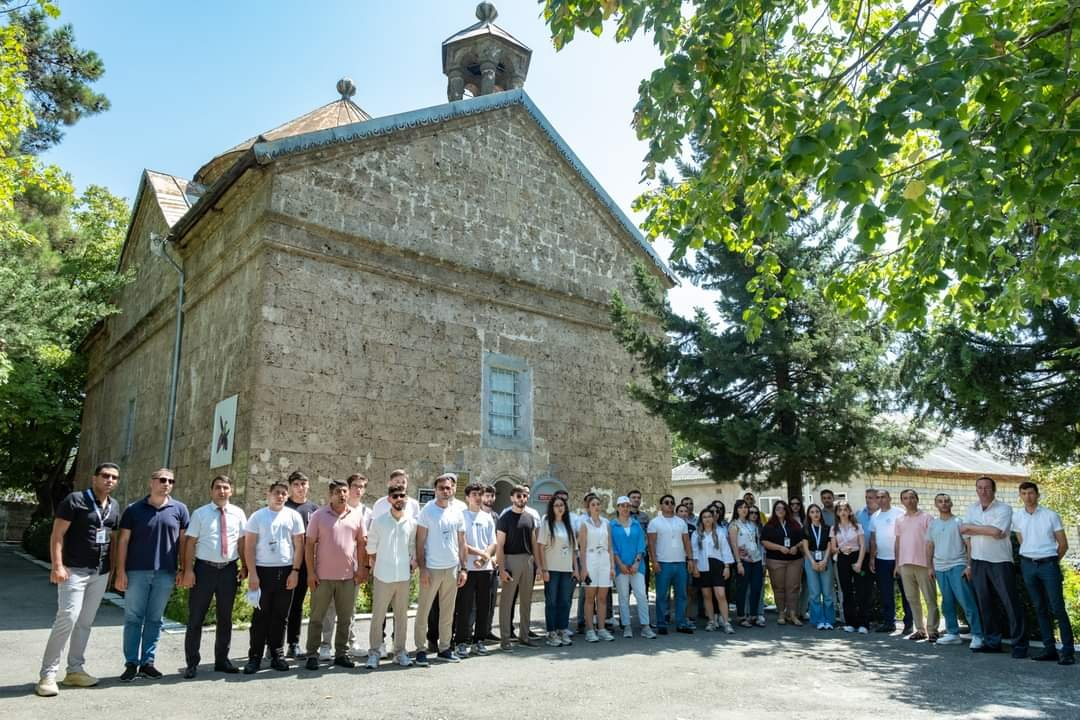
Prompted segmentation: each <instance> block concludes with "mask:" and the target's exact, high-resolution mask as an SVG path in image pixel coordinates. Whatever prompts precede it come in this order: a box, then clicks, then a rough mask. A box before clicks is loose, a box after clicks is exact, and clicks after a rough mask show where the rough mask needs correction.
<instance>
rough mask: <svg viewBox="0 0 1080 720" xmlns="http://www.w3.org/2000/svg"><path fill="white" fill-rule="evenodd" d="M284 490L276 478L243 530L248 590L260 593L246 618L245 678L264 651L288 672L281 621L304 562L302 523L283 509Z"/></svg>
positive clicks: (255, 669)
mask: <svg viewBox="0 0 1080 720" xmlns="http://www.w3.org/2000/svg"><path fill="white" fill-rule="evenodd" d="M288 497H289V486H288V485H286V484H285V482H284V481H282V480H275V481H274V482H272V483H271V484H270V489H269V490H268V491H267V501H268V503H269V504H268V505H267V507H264V508H260V509H259V510H256V511H255V512H253V513H252V514H251V517H250V518H248V522H247V525H246V526H245V527H244V534H245V536H246V537H245V539H244V565H245V566H246V567H247V569H248V590H249V591H250V592H256V591H258V593H259V604H258V606H257V607H256V608H255V614H254V615H253V616H252V618H251V646H250V647H249V649H248V662H247V664H246V665H244V674H245V675H251V674H252V673H255V672H258V671H259V668H260V667H261V666H262V656H263V652H264V649H265V648H266V647H269V648H270V667H272V668H274V669H275V670H279V671H285V670H288V669H289V663H287V662H286V661H285V657H284V652H283V650H282V645H283V644H284V642H285V623H286V621H287V618H288V616H289V607H290V606H291V605H292V593H293V589H295V588H296V583H297V581H298V580H299V578H300V566H301V565H302V564H303V562H304V533H305V530H304V519H303V518H302V517H300V513H298V512H296V511H295V510H293V509H292V508H289V507H285V500H286V499H288Z"/></svg>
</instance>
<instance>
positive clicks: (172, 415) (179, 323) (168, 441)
mask: <svg viewBox="0 0 1080 720" xmlns="http://www.w3.org/2000/svg"><path fill="white" fill-rule="evenodd" d="M168 242H169V241H168V239H167V238H164V237H162V236H160V235H158V234H157V233H151V234H150V250H151V252H153V253H154V255H157V256H158V257H162V258H165V259H166V260H168V261H169V264H170V265H172V266H173V269H174V270H176V272H177V274H178V275H179V287H178V288H177V291H176V337H175V339H174V340H173V356H172V376H171V377H170V379H169V406H168V416H167V420H166V425H165V459H164V462H163V463H162V467H167V468H171V467H172V447H173V426H174V425H175V423H176V386H177V382H178V380H179V377H180V339H181V334H182V332H183V328H184V268H183V267H181V266H180V264H179V263H178V262H176V260H174V259H173V258H172V256H171V255H169V253H168V251H167V250H166V249H165V246H166V244H167V243H168Z"/></svg>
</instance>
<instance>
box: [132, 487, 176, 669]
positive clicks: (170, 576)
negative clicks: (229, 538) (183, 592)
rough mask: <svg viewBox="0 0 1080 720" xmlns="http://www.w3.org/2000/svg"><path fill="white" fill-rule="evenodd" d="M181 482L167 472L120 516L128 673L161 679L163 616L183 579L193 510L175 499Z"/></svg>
mask: <svg viewBox="0 0 1080 720" xmlns="http://www.w3.org/2000/svg"><path fill="white" fill-rule="evenodd" d="M175 483H176V479H175V478H174V477H173V473H172V470H169V469H168V468H161V469H160V470H156V471H154V474H153V475H151V476H150V494H149V495H147V496H146V497H144V498H143V499H142V500H137V501H135V502H133V503H131V504H130V505H128V506H127V509H126V510H124V514H123V515H121V516H120V536H119V538H118V539H117V543H116V589H117V590H119V591H121V592H123V593H124V672H123V674H121V675H120V682H131V681H132V680H134V679H135V676H136V675H142V676H143V677H146V678H151V679H157V678H160V677H161V671H160V670H158V669H157V668H155V667H154V656H155V655H156V654H157V643H158V638H159V637H161V617H162V615H163V614H164V612H165V604H166V603H168V601H169V595H171V594H172V590H173V587H174V586H175V585H177V584H178V583H179V582H181V581H182V580H183V574H182V573H181V572H178V571H179V570H180V568H181V563H180V559H181V558H180V551H181V548H182V547H183V544H184V533H185V532H186V531H187V526H188V521H189V519H190V516H189V515H188V509H187V506H186V505H184V503H182V502H180V501H179V500H173V499H172V498H171V497H170V496H171V495H172V491H173V486H174V485H175Z"/></svg>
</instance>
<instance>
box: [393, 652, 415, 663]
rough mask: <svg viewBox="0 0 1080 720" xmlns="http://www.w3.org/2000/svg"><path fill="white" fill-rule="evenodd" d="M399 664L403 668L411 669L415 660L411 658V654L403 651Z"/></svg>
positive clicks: (399, 654) (398, 657) (400, 653)
mask: <svg viewBox="0 0 1080 720" xmlns="http://www.w3.org/2000/svg"><path fill="white" fill-rule="evenodd" d="M397 664H398V665H400V666H401V667H409V666H411V665H412V664H413V659H412V658H411V657H409V653H407V652H405V651H404V650H402V651H401V652H399V653H398V656H397Z"/></svg>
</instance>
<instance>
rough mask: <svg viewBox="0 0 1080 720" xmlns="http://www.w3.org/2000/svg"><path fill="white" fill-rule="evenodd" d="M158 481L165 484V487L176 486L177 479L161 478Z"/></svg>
mask: <svg viewBox="0 0 1080 720" xmlns="http://www.w3.org/2000/svg"><path fill="white" fill-rule="evenodd" d="M157 481H158V482H159V483H162V484H165V485H175V484H176V478H171V477H159V478H158V479H157Z"/></svg>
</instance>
